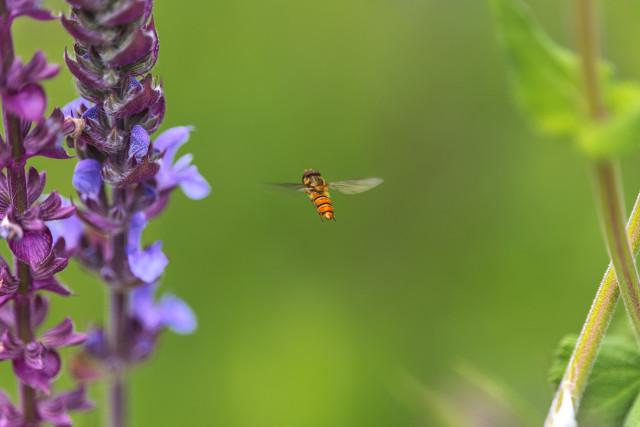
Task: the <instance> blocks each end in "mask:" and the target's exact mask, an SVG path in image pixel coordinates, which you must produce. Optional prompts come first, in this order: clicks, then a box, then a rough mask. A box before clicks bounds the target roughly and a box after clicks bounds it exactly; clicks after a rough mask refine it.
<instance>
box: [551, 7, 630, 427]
mask: <svg viewBox="0 0 640 427" xmlns="http://www.w3.org/2000/svg"><path fill="white" fill-rule="evenodd" d="M574 10H575V17H576V31H577V41H578V47H579V52H580V59H581V64H582V74H583V79H584V90H585V95H586V99H587V108H588V110H589V115H590V117H591V119H592V120H593V121H594V122H599V121H604V120H606V119H607V115H608V114H607V110H606V107H605V104H604V101H603V95H602V91H601V88H600V81H599V75H598V33H597V26H596V12H595V5H594V0H574ZM592 169H593V175H594V178H595V182H596V190H597V191H596V192H597V197H596V198H597V203H598V209H599V212H600V217H601V222H602V226H603V227H602V228H603V231H604V236H605V242H606V245H607V251H608V253H609V257H610V259H611V263H610V264H609V267H608V268H607V271H606V273H605V275H604V278H603V279H602V282H601V283H600V286H599V288H598V292H597V294H596V297H595V299H594V301H593V303H592V306H591V309H590V310H589V314H588V315H587V319H586V321H585V323H584V325H583V327H582V331H581V333H580V336H579V338H578V341H577V343H576V346H575V348H574V350H573V353H572V355H571V358H570V360H569V363H568V365H567V368H566V370H565V373H564V376H563V379H562V381H561V383H560V385H559V387H558V390H557V391H556V394H555V396H554V399H553V402H552V404H551V408H550V409H549V414H548V416H547V419H546V421H545V426H546V427H553V426H565V425H567V426H570V425H576V420H575V418H576V414H577V411H578V408H579V407H580V402H581V399H582V396H583V394H584V391H585V389H586V386H587V383H588V379H589V375H590V373H591V370H592V368H593V365H594V363H595V360H596V357H597V355H598V351H599V349H600V346H601V344H602V340H603V339H604V336H605V333H606V330H607V328H608V326H609V323H610V322H611V318H612V317H613V314H614V312H615V307H616V304H617V300H618V297H619V295H622V299H623V302H624V305H625V308H626V311H627V314H628V316H629V319H630V321H631V326H632V329H633V332H634V334H635V336H636V338H638V340H640V276H639V275H638V269H637V266H636V263H635V260H634V258H635V256H636V255H637V253H638V249H639V248H640V194H639V195H638V198H637V199H636V202H635V204H634V207H633V211H632V213H631V217H630V219H629V222H628V225H627V228H626V230H625V227H624V215H625V213H624V212H625V210H624V204H623V191H622V182H621V179H620V174H619V167H618V164H617V163H616V162H615V161H614V160H611V159H604V160H599V161H595V162H594V164H593V165H592Z"/></svg>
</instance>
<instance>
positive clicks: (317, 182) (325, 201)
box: [275, 169, 383, 221]
mask: <svg viewBox="0 0 640 427" xmlns="http://www.w3.org/2000/svg"><path fill="white" fill-rule="evenodd" d="M382 181H383V180H382V179H381V178H364V179H352V180H348V181H336V182H330V183H327V182H326V181H325V180H324V178H323V177H322V175H321V174H320V172H319V171H317V170H314V169H306V170H305V171H304V174H303V175H302V183H301V184H293V183H291V184H275V185H277V186H279V187H284V188H290V189H292V190H296V191H302V192H303V193H305V194H307V195H308V196H309V198H310V199H311V202H312V203H313V205H314V207H315V208H316V211H317V212H318V215H320V219H327V220H334V221H335V219H336V217H335V215H334V213H333V203H332V202H331V197H330V196H329V190H330V189H331V190H336V191H337V192H339V193H342V194H358V193H362V192H364V191H367V190H371V189H372V188H373V187H377V186H378V185H380V184H382Z"/></svg>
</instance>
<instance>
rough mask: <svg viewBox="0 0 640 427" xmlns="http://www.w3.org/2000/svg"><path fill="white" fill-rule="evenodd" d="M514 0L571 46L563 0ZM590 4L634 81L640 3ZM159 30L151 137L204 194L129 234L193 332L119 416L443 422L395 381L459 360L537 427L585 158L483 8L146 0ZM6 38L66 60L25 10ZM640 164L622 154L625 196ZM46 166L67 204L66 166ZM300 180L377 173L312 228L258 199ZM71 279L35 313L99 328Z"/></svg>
mask: <svg viewBox="0 0 640 427" xmlns="http://www.w3.org/2000/svg"><path fill="white" fill-rule="evenodd" d="M529 3H530V4H531V5H532V7H533V9H534V11H535V13H536V14H537V15H538V17H539V18H540V20H541V21H542V22H543V24H544V26H545V27H546V28H547V29H548V30H549V32H550V33H551V34H552V35H553V36H554V37H555V38H556V39H558V40H560V41H562V42H564V43H567V44H572V41H571V31H570V24H571V20H570V15H569V11H570V2H569V1H563V2H557V1H554V0H530V1H529ZM601 3H603V6H604V8H603V9H602V20H603V24H604V28H605V32H606V41H605V46H604V49H605V51H606V53H607V55H608V57H609V58H610V59H611V60H612V61H614V62H615V63H617V64H618V69H619V72H620V74H621V75H623V76H624V77H627V78H638V77H640V55H638V51H637V46H636V43H634V42H633V41H634V40H638V37H640V27H639V26H638V25H637V22H638V20H639V19H640V6H638V5H634V4H633V3H629V2H601ZM49 4H52V5H54V6H55V7H57V8H58V9H59V10H66V7H65V5H64V3H63V2H62V1H51V2H49ZM155 18H156V23H157V27H158V30H159V34H160V39H161V56H160V61H159V63H158V66H157V68H156V74H157V75H158V76H159V77H160V78H162V80H163V82H164V88H165V91H166V95H167V98H168V113H167V116H166V120H165V127H169V126H174V125H181V124H193V125H194V126H195V127H196V129H197V131H196V132H195V133H194V134H193V136H192V139H191V141H190V143H189V144H188V145H187V147H186V149H185V150H187V151H190V152H193V153H194V155H195V161H196V164H197V165H198V166H199V168H200V169H201V171H202V173H203V174H204V175H205V176H206V177H207V178H208V179H209V181H210V182H211V184H212V186H213V193H212V195H211V196H210V197H209V198H208V199H206V200H205V201H202V202H193V201H190V200H188V199H186V198H185V197H184V196H183V195H181V194H180V195H178V196H177V197H175V199H174V200H173V202H172V204H171V206H170V208H169V209H168V211H167V213H166V214H165V215H164V216H163V217H162V219H160V220H159V221H157V222H156V223H155V224H154V225H153V226H152V227H151V229H150V230H149V231H148V232H147V234H146V235H145V237H147V238H148V239H149V241H152V240H154V239H157V238H161V239H162V240H163V241H164V242H165V251H166V252H167V253H168V255H169V257H170V260H171V263H170V266H169V268H168V272H167V275H166V277H165V279H164V281H163V283H162V289H163V290H165V291H170V292H175V293H177V294H179V295H180V296H182V297H184V298H185V299H186V300H187V301H188V302H189V303H190V304H191V305H192V306H193V307H194V309H195V311H196V312H197V314H198V317H199V329H198V331H197V333H196V334H195V335H193V336H189V337H179V336H175V335H171V334H170V333H167V334H166V335H165V336H164V337H163V339H162V344H161V346H160V348H159V350H158V352H157V354H156V355H155V357H154V358H153V359H152V360H151V361H150V362H149V363H147V364H146V365H144V366H143V367H141V368H140V369H139V370H137V371H136V372H135V373H134V374H133V375H132V377H131V381H132V393H133V401H134V403H133V407H132V416H133V425H135V426H174V425H185V423H186V424H188V425H191V426H225V427H358V426H366V427H378V426H379V427H383V426H384V427H401V426H416V425H426V426H437V425H439V424H438V423H439V421H437V419H435V418H433V419H432V418H429V415H425V414H426V413H427V412H428V411H427V410H424V408H420V407H419V406H420V404H416V401H415V399H412V398H411V397H407V394H406V393H405V391H406V390H405V391H399V388H402V386H401V385H400V386H399V385H398V384H400V383H402V381H400V380H398V379H399V378H401V377H405V378H406V376H410V377H412V378H413V379H414V380H415V381H418V382H420V383H422V384H424V385H425V386H426V387H428V388H430V389H431V390H435V392H436V393H437V391H438V390H442V389H446V388H447V387H448V384H449V383H450V381H451V380H450V378H451V376H452V375H453V374H452V369H451V368H452V367H453V366H455V365H456V364H459V363H465V364H468V365H471V366H473V367H474V369H477V370H478V371H480V372H482V373H483V374H486V375H487V376H489V377H491V378H493V379H494V380H495V381H499V382H501V383H503V384H506V385H507V386H508V387H509V388H511V389H512V390H513V392H514V393H515V394H517V395H518V396H520V398H521V399H522V400H523V401H525V402H526V404H527V405H529V406H530V408H531V411H532V412H533V414H534V415H533V416H532V418H531V419H532V420H533V422H534V423H536V422H537V423H538V424H540V422H541V420H542V417H543V415H544V413H545V412H546V407H547V405H548V404H549V402H550V398H551V390H550V388H549V386H548V385H547V382H546V372H547V368H548V366H549V363H550V360H551V357H552V352H553V349H554V348H555V346H556V344H557V342H558V341H559V339H560V338H561V337H562V336H563V335H565V334H566V333H569V332H578V331H579V328H580V325H581V323H582V321H583V319H584V316H585V314H586V311H587V309H588V306H589V304H590V301H591V298H592V296H593V294H594V292H595V289H596V285H597V283H598V281H599V279H600V277H601V274H602V273H603V271H604V267H605V264H606V254H605V250H604V246H603V243H602V240H601V235H600V230H599V225H598V219H597V216H596V214H595V207H594V202H593V198H592V194H591V182H590V177H589V173H588V169H587V167H586V164H585V162H583V161H582V160H581V159H580V156H579V155H578V153H577V151H576V150H574V148H572V147H571V146H570V145H568V144H567V143H565V142H563V141H550V140H548V139H544V138H542V137H540V136H538V135H536V134H534V133H533V132H532V131H531V130H530V128H529V127H528V126H527V123H526V122H525V121H524V120H523V119H522V117H521V116H520V115H519V114H518V112H517V110H516V109H515V108H514V105H513V103H512V102H511V99H510V97H509V94H508V87H507V83H506V72H505V66H504V61H503V57H502V55H501V51H500V49H499V47H498V46H497V43H496V42H495V37H494V33H493V30H492V24H491V15H490V11H489V8H488V5H487V3H486V2H484V1H481V0H457V1H445V0H324V1H321V2H317V1H308V0H302V1H301V0H218V1H211V0H192V1H188V2H184V1H175V0H172V1H169V0H158V1H156V12H155ZM15 39H16V42H17V45H18V53H19V54H21V55H22V56H23V57H27V56H30V55H31V53H32V52H33V50H34V49H36V48H42V49H43V50H44V51H45V52H46V53H47V55H48V56H49V58H51V59H52V60H56V61H57V62H59V63H60V62H62V49H63V47H64V46H70V43H71V42H70V39H69V37H67V36H66V34H64V33H63V31H62V30H61V28H60V26H59V25H58V24H56V23H46V24H41V23H32V22H28V21H26V20H22V21H20V22H19V23H18V25H16V27H15ZM47 89H48V91H49V92H48V93H49V96H50V104H51V105H52V106H53V105H63V104H65V103H66V102H68V101H70V100H71V99H73V98H74V97H75V90H74V86H73V83H72V79H71V77H70V75H69V73H68V72H66V71H63V72H62V73H61V75H60V76H59V77H58V78H56V79H55V80H53V81H51V82H49V83H48V84H47ZM639 161H640V157H637V156H636V157H630V158H627V159H625V160H624V162H623V166H624V171H625V172H624V176H625V184H626V196H627V202H628V206H631V201H632V200H633V197H634V194H635V192H636V191H637V190H638V188H640V172H639V171H638V168H637V167H636V165H638V164H639V163H638V162H639ZM41 165H42V166H44V167H46V168H47V169H48V171H49V184H48V185H49V188H57V189H61V191H62V192H63V193H65V194H67V195H70V194H72V189H71V186H70V184H69V180H70V176H71V172H72V170H73V165H74V162H73V161H72V160H71V161H67V162H60V161H54V162H49V161H44V162H41ZM309 167H313V168H318V169H320V170H321V171H322V172H323V174H324V175H325V176H326V178H328V179H329V180H334V179H336V180H337V179H348V178H354V177H364V176H371V175H374V176H380V177H383V178H384V179H385V181H386V182H385V183H384V185H383V186H381V187H379V188H378V189H376V190H374V191H371V192H369V193H365V194H361V195H357V196H351V197H349V196H344V197H341V196H340V195H337V196H336V197H335V207H336V212H337V221H336V222H335V223H322V222H321V221H320V220H319V219H318V217H317V215H316V214H315V213H314V211H313V209H312V207H311V206H310V204H309V202H308V201H306V200H305V199H304V197H303V196H302V195H299V194H287V193H284V192H282V193H281V192H278V191H275V192H274V191H271V190H269V189H268V188H267V187H266V186H265V185H264V183H268V182H278V181H293V182H296V181H297V180H299V179H300V175H301V174H302V171H303V169H305V168H309ZM64 278H65V279H66V282H67V283H68V284H69V285H70V286H71V287H72V288H73V289H74V290H75V291H76V292H77V293H78V296H77V297H75V298H70V299H67V300H63V299H60V298H57V299H56V300H55V301H54V302H53V304H52V306H53V307H54V311H53V314H52V315H51V319H50V322H52V323H53V322H57V321H59V320H60V319H61V318H62V317H63V316H66V315H71V316H73V317H74V318H75V319H77V320H78V323H79V325H80V327H82V328H84V327H86V326H88V325H90V324H91V323H94V322H100V321H101V319H102V318H103V317H104V312H105V309H104V294H105V292H104V289H103V288H102V286H101V285H100V284H99V283H98V282H97V281H96V280H95V279H94V278H92V277H91V276H90V275H88V274H87V273H85V272H84V271H82V270H81V269H80V268H78V267H77V266H74V267H73V268H71V269H70V270H69V271H67V272H66V273H65V276H64ZM618 323H619V325H617V326H614V327H618V328H624V326H625V325H624V321H622V322H618ZM67 354H68V353H67ZM10 377H11V375H10V371H9V368H8V367H7V366H6V364H3V365H2V366H0V384H1V385H2V386H3V387H7V388H9V389H12V388H13V385H12V382H11V379H10ZM63 383H64V381H63ZM92 394H93V396H94V397H96V399H98V401H99V400H100V399H101V395H102V391H101V388H100V387H94V388H93V389H92ZM418 401H419V399H418ZM75 418H76V420H77V424H78V425H80V426H95V425H98V424H99V422H100V421H101V420H102V419H103V414H102V413H101V412H100V411H95V412H92V413H89V414H83V415H78V416H76V417H75Z"/></svg>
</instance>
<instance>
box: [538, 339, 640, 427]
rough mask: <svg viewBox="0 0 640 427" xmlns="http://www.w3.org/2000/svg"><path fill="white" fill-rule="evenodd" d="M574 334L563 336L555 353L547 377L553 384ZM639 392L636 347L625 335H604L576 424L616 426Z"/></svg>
mask: <svg viewBox="0 0 640 427" xmlns="http://www.w3.org/2000/svg"><path fill="white" fill-rule="evenodd" d="M576 341H577V337H575V336H570V337H565V338H564V339H563V340H562V342H561V343H560V346H559V348H558V350H557V352H556V355H555V357H554V360H553V363H552V365H551V369H550V372H549V378H550V380H551V383H552V384H553V385H554V387H557V386H558V384H559V383H560V381H561V379H562V375H563V373H564V369H565V368H566V366H567V364H568V363H569V358H570V357H571V352H572V351H573V347H574V346H575V343H576ZM638 393H640V350H639V349H638V346H637V344H636V343H635V342H634V341H633V340H630V339H628V338H622V337H607V338H605V339H604V342H603V344H602V348H601V349H600V352H599V354H598V358H597V360H596V363H595V365H594V367H593V371H592V373H591V376H590V378H589V383H588V385H587V389H586V391H585V394H584V397H583V399H582V404H581V406H580V411H579V413H578V420H579V421H581V423H580V425H583V423H584V425H597V426H599V427H619V426H621V425H622V424H623V422H624V421H625V418H627V414H630V410H631V407H632V405H633V404H634V401H635V400H636V397H637V396H638ZM630 425H635V424H630Z"/></svg>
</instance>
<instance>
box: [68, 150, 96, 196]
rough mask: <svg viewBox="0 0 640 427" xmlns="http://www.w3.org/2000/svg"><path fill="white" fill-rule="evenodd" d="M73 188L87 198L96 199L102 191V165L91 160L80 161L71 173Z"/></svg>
mask: <svg viewBox="0 0 640 427" xmlns="http://www.w3.org/2000/svg"><path fill="white" fill-rule="evenodd" d="M73 186H74V187H75V189H76V190H78V192H79V193H80V194H82V195H84V196H86V197H89V198H94V199H95V198H97V197H98V195H99V194H100V191H101V190H102V165H101V164H100V162H99V161H97V160H93V159H84V160H80V161H79V162H78V164H77V165H76V169H75V171H74V172H73Z"/></svg>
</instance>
